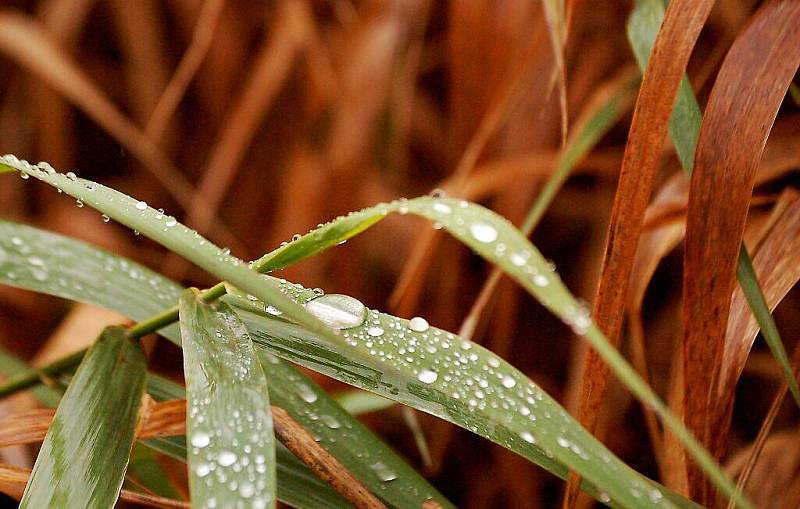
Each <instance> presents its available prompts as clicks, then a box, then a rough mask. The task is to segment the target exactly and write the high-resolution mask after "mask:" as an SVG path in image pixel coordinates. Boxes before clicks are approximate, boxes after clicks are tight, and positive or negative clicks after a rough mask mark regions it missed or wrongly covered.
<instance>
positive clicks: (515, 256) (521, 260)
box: [508, 253, 527, 267]
mask: <svg viewBox="0 0 800 509" xmlns="http://www.w3.org/2000/svg"><path fill="white" fill-rule="evenodd" d="M508 258H509V259H510V260H511V263H513V264H514V265H516V266H517V267H522V266H523V265H525V262H527V259H526V258H525V255H524V254H522V253H511V256H509V257H508Z"/></svg>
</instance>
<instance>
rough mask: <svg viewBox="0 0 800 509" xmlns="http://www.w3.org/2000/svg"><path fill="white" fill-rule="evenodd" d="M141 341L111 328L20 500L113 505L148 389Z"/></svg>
mask: <svg viewBox="0 0 800 509" xmlns="http://www.w3.org/2000/svg"><path fill="white" fill-rule="evenodd" d="M146 368H147V366H146V362H145V358H144V353H143V352H142V349H141V347H140V346H139V345H138V344H136V343H134V342H132V341H130V340H129V339H127V338H126V337H125V331H124V329H122V328H121V327H109V328H107V329H106V330H105V331H104V332H103V333H102V334H101V336H100V338H99V339H98V340H97V342H96V343H95V344H94V345H93V346H92V348H91V349H90V350H89V352H88V354H87V355H86V357H85V359H84V360H83V363H82V364H81V366H80V367H79V368H78V371H77V372H76V374H75V377H74V378H73V380H72V382H71V383H70V385H69V387H68V388H67V392H66V393H65V394H64V398H63V399H62V400H61V403H60V404H59V406H58V410H57V411H56V415H55V417H54V418H53V422H52V424H51V426H50V430H49V431H48V432H47V437H46V438H45V440H44V443H43V444H42V448H41V450H40V451H39V456H38V457H37V458H36V464H35V465H34V467H33V472H32V474H31V478H30V481H29V482H28V485H27V487H26V489H25V494H24V495H23V497H22V501H21V502H20V507H23V508H28V507H30V508H39V507H50V508H64V509H68V508H72V507H86V508H108V507H113V506H114V504H115V503H116V500H117V497H118V496H119V491H120V489H121V488H122V481H123V479H124V477H125V469H126V467H127V465H128V456H129V454H130V451H131V446H132V444H133V439H134V430H135V428H136V420H137V416H138V413H139V407H140V402H141V397H142V394H143V392H144V384H145V374H146Z"/></svg>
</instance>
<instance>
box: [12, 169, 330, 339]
mask: <svg viewBox="0 0 800 509" xmlns="http://www.w3.org/2000/svg"><path fill="white" fill-rule="evenodd" d="M12 157H13V156H12ZM2 165H6V166H10V167H12V168H16V169H17V170H18V171H20V172H22V173H24V174H27V175H29V176H30V177H34V178H37V179H39V180H41V181H44V182H47V183H48V184H50V185H52V186H54V187H56V188H57V189H60V190H61V191H62V192H64V193H66V194H68V195H69V196H72V197H73V198H75V199H76V200H78V202H79V203H85V204H86V205H88V206H90V207H92V208H94V209H95V210H98V211H100V212H102V213H103V214H105V215H106V216H108V217H109V218H111V219H114V220H115V221H118V222H119V223H121V224H123V225H125V226H127V227H129V228H131V229H133V230H136V231H138V232H140V233H141V234H143V235H145V236H146V237H149V238H150V239H152V240H154V241H156V242H158V243H159V244H161V245H162V246H164V247H166V248H167V249H170V250H171V251H173V252H175V253H177V254H179V255H181V256H183V257H184V258H186V259H188V260H190V261H191V262H193V263H194V264H196V265H197V266H199V267H201V268H203V269H205V270H207V271H208V272H210V273H212V274H214V275H216V276H217V277H219V278H220V279H222V280H225V281H229V282H230V283H232V284H234V285H236V286H237V287H238V288H241V289H242V290H245V291H247V292H248V293H251V294H253V295H255V296H256V297H258V298H259V299H261V300H263V301H265V302H270V303H271V304H272V305H273V306H275V307H276V308H278V309H279V310H281V312H283V313H285V314H286V316H288V317H291V318H292V319H293V320H295V321H296V322H298V323H300V324H303V325H304V326H305V327H307V328H308V329H309V330H313V331H315V332H317V333H318V334H322V335H326V336H328V338H329V339H331V340H333V341H336V340H337V339H338V336H337V335H336V334H335V333H334V331H332V330H331V329H329V328H328V327H326V326H325V325H324V324H323V323H322V322H320V321H319V320H317V319H316V318H315V317H314V316H313V315H312V314H310V313H308V312H307V311H306V310H305V309H303V308H302V307H300V306H298V305H297V304H295V303H294V302H293V301H292V300H291V299H288V298H286V297H285V296H284V295H283V294H282V293H281V292H280V291H279V290H278V289H277V287H276V285H275V283H274V282H273V281H272V280H270V279H266V278H262V277H254V274H253V271H251V270H250V269H249V268H248V266H247V264H246V263H244V262H242V261H241V260H240V259H238V258H236V257H235V256H232V255H231V254H230V251H229V250H227V249H221V248H219V247H217V246H215V245H214V244H213V243H211V242H209V241H208V240H206V239H205V238H203V237H202V236H201V235H200V234H199V233H197V232H196V231H194V230H191V229H189V228H187V227H186V226H184V225H183V224H180V223H178V222H177V221H176V220H175V218H173V217H171V216H168V215H165V214H164V213H163V212H160V211H157V210H155V209H153V208H152V207H149V206H148V205H147V204H146V203H145V202H143V201H138V200H135V199H133V198H131V197H130V196H128V195H126V194H123V193H120V192H119V191H116V190H114V189H111V188H108V187H106V186H103V185H101V184H98V183H96V182H92V181H90V180H85V179H81V178H78V177H76V176H75V175H74V174H71V173H70V174H62V173H58V172H56V171H55V170H54V169H53V168H52V167H50V166H49V165H46V164H45V165H31V164H30V163H28V162H26V161H16V158H13V159H10V158H9V157H8V156H4V157H3V158H0V166H2Z"/></svg>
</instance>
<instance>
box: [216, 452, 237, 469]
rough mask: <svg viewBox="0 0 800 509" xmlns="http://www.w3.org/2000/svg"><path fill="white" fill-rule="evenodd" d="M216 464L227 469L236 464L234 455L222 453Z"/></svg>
mask: <svg viewBox="0 0 800 509" xmlns="http://www.w3.org/2000/svg"><path fill="white" fill-rule="evenodd" d="M217 463H219V464H220V465H222V466H223V467H229V466H231V465H233V464H234V463H236V455H235V454H233V453H232V452H230V451H222V452H221V453H219V456H218V457H217Z"/></svg>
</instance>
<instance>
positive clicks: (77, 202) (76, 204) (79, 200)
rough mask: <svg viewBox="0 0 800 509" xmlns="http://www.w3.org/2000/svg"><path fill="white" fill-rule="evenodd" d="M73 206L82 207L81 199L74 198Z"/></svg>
mask: <svg viewBox="0 0 800 509" xmlns="http://www.w3.org/2000/svg"><path fill="white" fill-rule="evenodd" d="M75 206H76V207H78V208H82V207H83V200H81V199H77V200H75Z"/></svg>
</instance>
